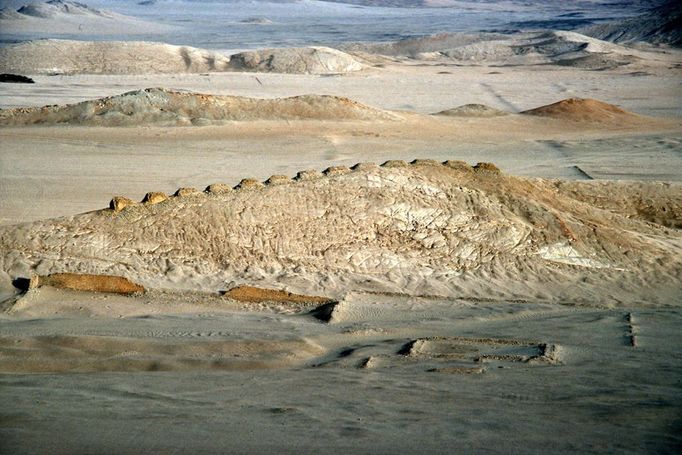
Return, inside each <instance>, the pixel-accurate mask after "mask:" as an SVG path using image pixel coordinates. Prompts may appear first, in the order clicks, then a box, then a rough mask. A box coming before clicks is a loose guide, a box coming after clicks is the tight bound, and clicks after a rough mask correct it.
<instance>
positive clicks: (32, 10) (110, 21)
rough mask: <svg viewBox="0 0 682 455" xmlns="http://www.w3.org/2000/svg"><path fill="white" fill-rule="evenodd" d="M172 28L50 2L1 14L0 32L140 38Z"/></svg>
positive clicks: (75, 4)
mask: <svg viewBox="0 0 682 455" xmlns="http://www.w3.org/2000/svg"><path fill="white" fill-rule="evenodd" d="M172 29H173V27H170V26H166V25H161V24H156V23H153V22H149V21H144V20H140V19H137V18H134V17H130V16H125V15H122V14H118V13H114V12H111V11H107V10H100V9H97V8H91V7H89V6H87V5H85V4H83V3H80V2H71V1H65V0H50V1H48V2H44V3H40V2H35V3H29V4H27V5H24V6H22V7H21V8H19V9H17V10H13V9H10V8H5V9H3V10H2V11H0V30H2V32H3V33H12V34H17V35H22V34H26V33H38V34H41V35H43V36H44V34H45V33H49V34H52V35H78V34H83V35H92V34H97V35H115V34H123V33H125V34H131V35H142V34H147V33H154V32H160V31H169V30H172Z"/></svg>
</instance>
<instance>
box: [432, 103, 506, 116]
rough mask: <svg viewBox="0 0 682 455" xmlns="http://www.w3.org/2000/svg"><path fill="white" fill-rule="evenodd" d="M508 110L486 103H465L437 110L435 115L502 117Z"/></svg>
mask: <svg viewBox="0 0 682 455" xmlns="http://www.w3.org/2000/svg"><path fill="white" fill-rule="evenodd" d="M507 114H508V113H507V112H504V111H501V110H499V109H495V108H494V107H490V106H486V105H485V104H464V105H462V106H458V107H455V108H452V109H448V110H445V111H440V112H436V113H435V114H433V115H445V116H448V117H500V116H502V115H507Z"/></svg>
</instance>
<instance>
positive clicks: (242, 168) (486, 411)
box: [0, 63, 682, 453]
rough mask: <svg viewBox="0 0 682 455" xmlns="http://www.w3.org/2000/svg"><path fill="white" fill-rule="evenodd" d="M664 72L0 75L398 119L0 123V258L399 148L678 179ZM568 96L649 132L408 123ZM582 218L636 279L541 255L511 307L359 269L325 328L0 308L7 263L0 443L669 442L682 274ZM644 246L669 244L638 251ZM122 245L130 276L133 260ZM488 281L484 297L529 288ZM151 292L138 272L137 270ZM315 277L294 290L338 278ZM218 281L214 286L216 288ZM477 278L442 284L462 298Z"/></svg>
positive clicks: (46, 87) (51, 90)
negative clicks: (301, 103)
mask: <svg viewBox="0 0 682 455" xmlns="http://www.w3.org/2000/svg"><path fill="white" fill-rule="evenodd" d="M678 71H679V70H677V69H666V68H661V67H652V68H650V69H649V70H647V71H645V73H646V74H642V73H640V72H635V74H632V72H631V71H628V70H623V69H622V68H621V69H620V70H613V71H599V72H596V71H578V70H575V69H557V68H553V67H533V68H521V67H519V68H490V67H454V66H450V67H444V66H440V65H434V64H431V63H424V64H419V65H415V64H408V65H406V64H401V63H388V64H387V65H386V66H385V67H384V68H374V69H370V70H368V71H364V72H360V73H359V74H352V75H347V76H343V77H336V76H334V77H317V76H300V75H299V76H296V75H274V74H253V73H250V74H239V73H234V74H211V75H206V76H203V75H173V76H168V75H166V76H153V77H152V76H55V77H45V76H37V77H36V80H37V81H38V84H36V85H35V86H30V87H29V86H23V85H22V86H19V85H11V86H10V85H3V86H2V87H0V90H1V91H0V103H1V104H2V106H3V107H10V106H19V105H22V106H28V105H31V106H41V105H45V104H57V103H58V104H61V103H67V102H68V103H70V102H77V101H82V100H84V99H94V98H98V97H101V96H105V95H114V94H119V93H122V92H125V91H127V90H134V89H139V88H144V87H154V86H162V87H168V88H176V89H187V90H192V91H199V92H207V93H215V94H231V95H244V96H255V97H267V98H271V97H280V96H291V95H299V94H303V93H316V94H333V95H341V96H347V97H349V98H352V99H354V100H357V101H360V102H363V103H366V104H368V105H370V106H374V107H378V108H382V109H390V110H398V111H409V112H412V114H409V113H408V114H406V119H405V120H404V121H401V122H367V121H365V122H317V121H292V122H247V123H244V122H233V123H228V124H226V125H222V126H207V127H175V128H160V127H137V128H135V127H133V128H99V127H75V126H52V127H45V126H43V127H41V126H36V127H22V128H0V224H2V225H3V226H2V228H3V231H2V232H5V233H7V232H9V233H11V232H15V233H17V234H16V237H17V244H21V245H23V246H22V247H21V249H20V251H19V250H17V252H16V254H15V255H14V256H12V257H13V258H14V257H18V256H21V255H24V256H25V257H28V261H29V262H35V264H34V266H35V269H36V270H42V269H41V267H42V268H45V270H51V269H50V268H51V267H54V263H55V261H56V259H55V257H49V256H44V257H39V255H38V254H36V253H35V252H36V251H40V248H41V247H42V245H41V244H40V242H39V241H38V240H37V239H38V238H39V236H32V235H31V236H25V235H23V234H22V233H23V232H32V231H30V229H33V228H34V227H35V228H36V229H39V228H40V226H41V225H40V224H35V225H31V224H27V225H24V226H23V227H17V229H15V230H13V228H11V227H9V225H11V224H15V223H23V222H29V221H34V220H39V219H45V218H51V217H58V216H66V215H74V214H77V213H82V212H85V211H89V210H95V209H100V208H103V207H105V206H106V205H107V204H108V201H109V199H110V198H111V196H112V195H114V194H118V195H122V196H127V197H130V198H132V199H134V200H140V199H142V196H143V195H144V194H145V193H146V192H148V191H151V190H159V191H164V192H168V193H172V192H173V191H174V190H175V189H176V188H178V187H182V186H194V187H198V188H201V189H203V188H204V187H205V186H206V185H208V184H211V183H216V182H223V183H227V184H230V185H235V184H237V183H238V182H239V181H240V180H241V179H242V178H244V177H255V178H257V179H259V180H265V179H266V178H267V177H268V176H270V175H272V174H285V175H289V176H293V175H295V174H296V172H298V171H300V170H303V169H309V168H312V169H318V170H321V169H324V168H325V167H327V166H330V165H352V164H354V163H356V162H359V161H374V162H382V161H384V160H386V159H407V160H411V159H413V158H433V159H438V160H441V161H442V160H445V159H463V160H466V161H468V162H470V163H472V164H473V163H475V162H479V161H491V162H494V163H496V164H497V165H498V166H499V167H500V168H501V169H502V170H503V171H504V172H505V173H507V174H512V175H521V176H529V177H545V178H562V179H567V180H595V181H598V180H600V179H602V180H603V179H610V180H642V181H654V180H663V181H673V182H679V181H682V172H681V170H682V155H681V154H680V151H681V146H680V142H681V141H682V125H681V124H680V103H679V98H680V86H679V73H678ZM442 72H447V73H446V74H440V73H442ZM573 96H579V97H590V98H597V99H600V100H603V101H606V102H610V103H613V104H616V105H618V106H620V107H622V108H624V109H627V110H629V111H632V112H635V113H638V114H642V115H646V116H652V117H656V118H655V119H654V120H650V119H644V120H637V121H635V122H633V123H627V124H618V123H616V124H613V123H608V124H603V123H588V124H584V123H583V124H575V123H571V122H566V121H562V120H555V119H547V118H531V117H527V116H517V115H510V116H506V117H501V118H492V119H491V118H482V119H481V118H477V119H473V118H451V117H448V118H443V117H427V116H424V115H416V114H428V113H432V112H437V111H441V110H444V109H449V108H453V107H455V106H458V105H461V104H466V103H484V104H487V105H489V106H491V107H494V108H498V109H503V110H505V111H511V112H518V111H521V110H524V109H529V108H534V107H537V106H540V105H543V104H548V103H551V102H554V101H558V100H560V99H563V98H568V97H573ZM414 113H416V114H414ZM666 188H668V190H667V191H668V193H667V194H671V195H672V196H670V197H671V200H673V202H674V201H676V200H679V199H682V196H680V197H679V198H678V197H676V193H675V188H677V187H675V186H673V187H666ZM670 188H672V190H670ZM597 193H598V194H596V197H597V199H598V198H599V197H605V198H606V200H611V199H613V194H606V193H604V192H597ZM496 197H498V198H500V199H504V197H503V196H499V195H498V196H496ZM534 197H535V196H534ZM609 198H611V199H609ZM261 202H263V201H261ZM263 204H265V207H266V209H264V210H269V209H271V207H270V208H267V201H265V202H263ZM273 204H274V203H273ZM594 204H596V203H594ZM597 205H598V204H596V205H595V206H597ZM606 206H608V204H606ZM595 210H596V212H595V213H605V212H608V211H609V210H614V211H616V209H612V208H603V207H602V208H598V209H595ZM619 216H620V215H619ZM635 218H636V217H635ZM85 219H86V218H80V220H81V221H82V220H85ZM609 219H610V220H611V218H609ZM625 219H626V217H624V218H622V220H625ZM571 220H572V222H577V221H575V219H573V218H571ZM99 222H100V221H98V223H99ZM595 223H596V225H595V226H592V227H594V228H595V229H603V231H600V232H609V233H611V232H616V231H617V230H618V229H622V231H620V232H622V233H623V238H628V239H636V242H641V245H642V246H643V248H644V247H645V248H644V249H645V250H646V254H645V253H642V252H641V251H640V250H638V249H637V248H634V249H633V250H632V251H633V252H623V251H620V250H619V251H616V249H614V250H611V251H610V252H608V253H607V252H606V249H604V251H603V252H602V253H603V254H606V255H607V256H609V255H610V256H609V257H612V258H613V257H618V258H627V259H623V260H624V261H627V262H628V264H631V265H632V267H633V269H636V270H641V271H645V270H649V271H652V272H651V274H650V276H647V274H646V273H642V275H641V276H636V275H635V274H632V273H631V271H627V272H625V271H623V272H621V271H619V270H618V269H617V268H613V269H609V270H608V271H607V272H603V273H604V274H603V275H600V274H601V273H602V272H596V271H593V270H592V269H587V268H584V267H581V266H577V265H557V266H556V268H555V269H553V268H552V267H553V266H551V265H542V267H544V269H543V270H545V272H543V273H548V274H552V276H553V279H551V280H547V281H545V282H544V284H543V283H542V282H537V283H534V286H536V288H535V290H536V294H535V296H534V297H533V298H527V299H525V300H523V299H512V298H509V297H508V296H505V295H502V294H500V293H495V292H490V293H489V294H490V296H489V298H487V299H486V298H475V299H474V298H471V296H472V295H474V294H473V291H472V293H470V294H468V297H469V298H457V296H454V295H449V296H442V295H441V296H437V295H426V294H425V293H421V294H420V293H415V294H414V295H404V294H400V293H393V294H388V295H385V294H377V293H374V292H372V282H371V280H372V279H375V280H380V279H381V280H383V278H381V277H377V276H368V277H367V283H368V284H365V285H364V287H362V289H356V290H352V289H351V290H349V288H346V290H345V292H344V293H343V294H342V295H338V296H335V297H337V298H340V304H339V305H338V306H337V307H336V308H335V311H334V313H333V317H332V319H331V321H330V322H328V323H325V322H323V321H320V320H318V319H316V318H315V317H313V316H312V315H311V314H310V313H309V310H311V309H312V307H309V306H300V305H299V306H287V305H249V304H245V303H236V302H234V301H230V300H226V299H225V298H223V297H220V296H219V295H218V294H215V293H213V294H208V293H204V294H202V293H201V292H197V290H196V289H194V290H193V292H191V293H180V292H177V291H173V292H171V291H167V290H166V291H164V290H152V291H151V292H149V293H147V294H144V295H141V296H132V297H123V296H115V295H103V294H90V293H78V292H72V291H64V290H57V289H52V288H49V287H46V288H40V289H37V290H32V291H30V292H29V293H28V294H25V295H23V296H16V295H14V294H15V290H14V289H13V288H12V287H11V285H10V284H9V280H10V278H11V277H10V276H9V275H8V274H7V273H5V272H7V271H3V272H2V274H1V275H0V292H1V293H2V295H3V298H4V299H5V302H4V303H3V309H4V311H3V313H2V314H1V315H0V373H2V374H1V375H0V383H1V384H2V386H1V387H0V403H2V404H3V406H2V408H3V411H2V412H0V422H2V424H1V425H0V441H1V442H0V451H3V452H7V453H36V452H50V453H139V452H140V450H143V451H145V452H164V453H186V452H188V451H192V450H201V451H203V452H206V453H246V452H265V451H280V452H284V453H338V452H340V451H350V452H354V453H395V452H399V451H423V452H428V453H452V452H457V451H476V452H480V451H490V452H495V453H497V452H502V453H507V452H519V453H521V452H522V453H547V452H553V453H562V452H563V453H568V452H571V453H575V452H592V453H603V452H622V453H642V452H674V451H675V450H676V449H677V448H679V447H680V446H681V445H682V439H680V436H679V435H680V428H682V427H681V425H682V423H681V421H680V417H679V416H680V410H681V409H682V398H681V397H682V389H681V387H680V382H679V378H680V376H681V375H682V358H680V355H679V352H680V343H679V341H678V338H679V337H677V336H676V335H677V333H678V332H679V326H680V323H681V322H682V321H681V319H682V313H681V312H680V309H679V304H678V300H679V298H678V297H679V286H676V284H679V278H680V270H679V267H678V266H676V265H675V264H676V262H675V260H668V261H666V260H665V258H672V259H676V256H675V251H678V250H679V229H667V228H666V229H664V228H662V227H661V226H658V225H654V224H648V223H646V222H644V221H641V220H636V219H635V220H629V219H628V220H627V221H623V222H622V223H621V225H618V224H617V223H616V222H612V221H611V222H610V223H614V224H600V223H601V221H599V222H597V221H595ZM49 224H50V222H45V226H47V225H49ZM58 224H59V222H57V224H55V225H58ZM635 225H636V226H637V229H634V228H632V226H635ZM64 226H69V225H68V223H66V222H65V223H64ZM169 226H174V225H173V224H172V223H169ZM585 226H591V225H590V224H589V223H585ZM91 228H92V229H94V228H95V227H94V226H93V227H88V226H87V223H85V224H81V225H79V228H78V229H76V230H72V231H68V232H67V231H63V232H62V231H59V230H57V231H55V234H54V238H64V239H68V237H69V236H73V242H71V243H69V242H68V241H65V243H64V245H63V246H64V250H63V251H70V250H69V248H75V247H74V245H76V246H77V245H78V242H84V241H85V240H84V239H80V240H79V238H80V237H82V236H84V235H85V234H87V232H88V229H91ZM538 229H539V228H538ZM585 229H588V228H587V227H585ZM612 230H614V231H612ZM500 232H504V233H507V231H502V230H501V231H500ZM540 232H542V231H541V229H540ZM473 234H474V233H472V234H471V235H473ZM120 235H121V236H125V235H126V234H125V233H123V232H121V233H120ZM609 235H610V236H611V237H610V238H612V239H615V240H613V241H614V242H617V241H618V236H617V235H613V234H609ZM206 237H207V238H209V239H210V238H211V236H210V235H207V236H206ZM586 242H588V243H589V242H591V240H589V239H588V240H586ZM633 242H635V240H633ZM636 242H635V243H636ZM614 244H615V243H614ZM633 245H634V243H633ZM676 248H677V249H678V250H676ZM657 249H664V250H665V254H661V255H658V256H656V254H655V253H654V252H655V251H656V250H657ZM140 251H141V250H140ZM150 251H151V247H150ZM425 251H427V250H425ZM88 254H89V253H88V251H86V250H83V253H82V254H74V255H73V257H71V258H70V259H73V261H72V262H71V263H73V264H75V263H79V264H81V266H79V267H81V268H82V267H87V266H88V260H91V262H92V263H94V262H93V261H92V260H93V258H92V257H89V256H88ZM633 254H634V255H635V256H632V255H633ZM637 254H640V256H641V257H640V256H636V255H637ZM425 255H426V253H425ZM5 256H6V257H10V256H11V254H9V253H8V252H5ZM140 257H141V258H142V261H148V262H150V263H151V262H152V260H153V253H151V252H150V253H148V254H147V255H144V254H140ZM529 257H532V258H534V259H532V260H533V261H536V260H537V258H536V257H535V256H530V255H529ZM637 257H640V261H639V262H638V259H637ZM41 259H42V262H41V261H40V260H41ZM677 262H679V261H677ZM83 264H85V265H84V266H83ZM533 267H535V266H533ZM149 270H152V269H149ZM533 270H534V269H533ZM660 270H664V271H665V272H666V273H669V274H670V275H669V276H670V277H671V278H670V279H669V280H668V281H666V282H664V283H662V284H661V286H659V287H658V288H657V293H658V294H657V295H656V298H655V299H654V298H653V293H652V298H651V299H650V300H647V298H646V296H644V297H642V296H641V295H639V296H637V298H634V297H633V298H632V299H628V298H623V297H621V296H620V295H617V297H618V298H619V299H620V300H619V302H620V303H618V304H617V305H614V304H613V301H614V295H616V294H612V292H614V291H613V290H614V289H616V287H617V286H618V281H619V279H620V281H622V284H623V286H622V289H626V288H627V286H635V287H636V283H637V280H640V279H641V280H642V282H644V281H647V280H648V279H650V278H651V279H660V280H663V279H664V278H665V276H668V275H657V274H656V271H660ZM74 271H79V270H74ZM81 271H82V270H81ZM296 273H298V274H299V275H300V276H307V277H308V278H309V277H311V276H314V271H305V270H303V271H301V270H299V271H297V272H296ZM499 273H500V274H499V275H491V280H490V283H493V284H494V283H495V279H497V280H504V279H506V280H507V281H508V283H511V284H513V283H523V282H524V277H522V276H512V274H509V273H507V272H499ZM564 273H567V275H563V274H564ZM370 275H371V274H370ZM569 275H570V276H572V277H576V276H581V277H582V281H576V283H581V284H580V286H582V285H583V284H585V283H587V284H586V285H588V286H592V288H593V289H599V283H600V280H601V277H602V276H608V279H609V286H612V285H613V286H616V287H614V288H611V287H608V286H606V285H605V286H604V290H603V293H602V294H599V293H596V294H593V297H592V298H591V299H588V300H582V301H581V304H580V305H576V304H575V301H573V300H571V299H570V298H565V299H563V300H561V301H557V299H555V298H553V297H555V296H557V295H563V296H566V295H568V296H570V295H571V292H572V290H573V287H572V284H571V282H570V281H565V280H563V278H562V277H564V276H569ZM216 276H217V275H216ZM12 278H13V277H12ZM167 278H168V276H151V275H150V276H148V277H147V279H148V280H147V282H149V283H155V282H163V280H164V279H167ZM208 278H209V279H210V278H215V277H208ZM216 279H217V278H216ZM333 279H334V277H332V276H330V277H328V280H327V281H326V283H325V285H324V286H322V285H321V282H319V283H313V284H311V285H309V286H310V289H311V290H315V289H320V287H322V288H325V286H328V287H329V288H330V289H331V288H334V286H336V288H338V289H341V288H343V287H344V286H346V285H347V284H348V283H347V282H342V281H341V282H337V283H333V282H332V281H333ZM209 281H210V280H209ZM293 281H295V280H293ZM301 281H302V280H301ZM500 282H501V281H500ZM614 283H615V284H614ZM222 284H223V283H221V284H220V286H217V285H216V287H219V288H223V289H224V288H227V287H229V286H230V283H224V287H222ZM474 284H475V282H473V281H472V282H470V283H465V284H464V285H463V288H464V289H467V285H468V286H469V288H470V289H471V290H475V288H476V286H474ZM301 286H302V288H303V289H302V290H306V286H308V284H305V283H304V284H302V285H301ZM408 287H409V286H405V288H408ZM578 287H579V286H578ZM377 288H378V289H379V288H381V289H383V287H382V286H377ZM417 288H418V287H417ZM642 289H643V288H642ZM640 291H642V290H640ZM207 292H208V290H207ZM640 294H645V292H644V291H642V292H640ZM446 297H447V298H446ZM464 297H466V296H464ZM479 297H480V296H479ZM17 298H18V300H15V299H17ZM36 373H41V374H36ZM141 448H142V449H141Z"/></svg>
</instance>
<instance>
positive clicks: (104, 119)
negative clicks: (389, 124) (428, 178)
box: [0, 88, 400, 126]
mask: <svg viewBox="0 0 682 455" xmlns="http://www.w3.org/2000/svg"><path fill="white" fill-rule="evenodd" d="M399 118H400V117H399V116H398V115H397V114H393V113H391V112H388V111H383V110H380V109H374V108H372V107H369V106H365V105H363V104H360V103H356V102H354V101H351V100H349V99H347V98H340V97H336V96H327V95H302V96H295V97H291V98H276V99H256V98H244V97H238V96H218V95H203V94H197V93H182V92H174V91H171V90H165V89H161V88H149V89H145V90H136V91H133V92H128V93H124V94H122V95H118V96H113V97H109V98H101V99H98V100H94V101H84V102H82V103H78V104H69V105H65V106H45V107H42V108H18V109H7V110H2V111H0V125H34V124H62V123H68V124H77V125H99V126H140V125H170V126H175V125H209V124H216V123H223V122H226V121H232V120H236V121H253V120H301V119H310V120H340V121H343V120H398V119H399Z"/></svg>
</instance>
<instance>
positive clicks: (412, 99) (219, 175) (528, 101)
mask: <svg viewBox="0 0 682 455" xmlns="http://www.w3.org/2000/svg"><path fill="white" fill-rule="evenodd" d="M444 70H445V71H448V72H450V73H451V74H439V73H440V72H442V71H444ZM676 71H677V70H672V71H670V70H668V71H663V70H661V69H660V68H655V69H654V70H652V73H651V74H648V75H641V74H640V75H631V74H628V72H627V71H624V70H623V69H620V70H614V71H576V70H573V69H571V70H568V69H556V68H555V67H550V68H547V69H543V68H542V67H533V68H531V69H525V70H524V69H522V68H481V67H466V68H464V67H453V68H443V67H441V66H433V65H430V64H425V65H422V66H414V65H402V64H401V65H399V64H394V65H393V66H389V67H387V68H384V69H376V68H375V69H370V70H368V71H367V72H364V73H362V74H359V75H358V74H350V75H346V76H334V77H319V76H309V75H285V74H251V73H231V74H214V73H212V74H210V75H190V74H182V75H174V76H167V75H159V76H156V75H155V76H86V75H81V76H55V77H45V76H36V79H37V81H38V83H37V84H35V85H23V84H3V86H2V87H0V90H2V92H0V94H1V96H0V102H1V103H2V105H3V106H4V107H10V106H17V105H27V106H31V105H32V106H41V105H45V104H63V103H72V102H78V101H82V100H84V99H94V98H97V97H101V96H106V95H115V94H120V93H122V92H125V91H129V90H134V89H139V88H144V87H150V86H163V87H171V88H176V89H185V90H192V91H198V92H204V93H213V94H231V95H240V96H252V97H261V98H272V97H282V96H294V95H300V94H305V93H316V94H331V95H340V96H346V97H349V98H351V99H354V100H356V101H360V102H363V103H365V104H368V105H370V106H373V107H378V108H382V109H390V110H398V111H407V112H416V113H421V114H428V113H433V112H438V111H442V110H445V109H450V108H453V107H456V106H459V105H462V104H467V103H483V104H487V105H489V106H491V107H494V108H498V109H503V110H505V111H510V112H518V111H521V110H524V109H530V108H534V107H537V106H540V105H543V104H549V103H551V102H554V101H558V100H560V99H564V98H568V97H590V98H596V99H600V100H602V101H606V102H610V103H614V104H616V105H619V106H621V107H623V108H624V109H627V110H629V111H632V112H635V113H638V114H642V115H647V116H655V117H666V118H672V120H671V121H670V122H662V123H661V124H657V125H655V124H646V125H639V126H635V127H627V128H626V127H623V128H620V126H619V125H608V126H605V125H599V124H597V125H580V126H579V127H574V126H572V125H569V124H566V123H565V122H561V121H547V120H544V121H543V120H530V119H525V120H523V121H521V120H519V119H518V118H514V117H512V118H494V119H461V118H460V119H457V118H433V119H428V120H424V119H423V118H419V119H416V118H415V119H412V120H410V121H407V122H401V123H392V122H389V123H388V124H387V123H383V122H360V123H353V122H341V123H330V122H286V123H278V122H263V123H258V122H245V123H242V122H236V123H230V124H227V125H225V126H207V127H196V128H194V127H188V128H155V127H145V128H124V129H117V128H110V129H97V128H90V127H85V128H83V127H31V128H2V129H0V152H1V153H0V160H1V165H2V170H3V172H2V174H0V201H2V205H3V210H2V211H1V212H0V224H8V223H16V222H20V221H28V220H36V219H40V218H45V217H53V216H59V215H63V214H67V213H78V212H82V211H87V210H93V209H97V208H101V207H103V206H105V205H106V204H107V203H108V201H109V199H110V198H111V196H112V195H114V194H121V195H124V196H128V197H131V198H134V199H140V198H141V197H142V196H143V195H144V194H145V193H146V192H147V191H151V190H158V191H165V192H172V191H174V190H175V189H176V188H178V187H181V186H195V187H199V188H204V187H205V186H206V185H208V184H211V183H215V182H224V183H228V184H232V185H234V184H236V183H238V182H239V180H240V179H242V178H244V177H255V178H259V179H262V180H264V179H266V178H267V177H268V176H270V175H272V174H285V175H291V176H293V175H295V173H296V172H297V171H299V170H301V169H305V168H309V167H311V168H314V169H318V168H319V169H323V168H324V167H326V166H328V165H335V164H343V165H352V164H354V163H356V162H358V161H376V162H382V161H384V160H386V159H409V160H411V159H413V158H434V159H463V160H466V161H469V162H471V163H472V164H473V163H475V162H478V161H492V162H495V163H496V164H497V165H498V166H500V167H501V168H502V169H503V170H504V171H505V172H508V173H512V174H516V175H526V176H539V177H550V178H569V179H573V178H589V177H592V178H607V179H608V178H612V179H613V178H615V179H645V180H672V181H678V180H680V174H679V169H682V163H680V154H679V150H680V138H681V137H682V127H681V126H680V121H679V120H675V119H676V118H679V117H678V115H679V114H680V112H679V102H678V100H679V98H680V95H681V93H680V87H679V82H678V80H679V78H678V75H677V72H676ZM490 73H495V74H490ZM498 73H499V74H498ZM652 87H655V90H652ZM273 144H276V146H275V145H273ZM254 157H258V158H257V159H254ZM45 160H49V161H50V163H51V165H50V166H49V167H45V166H43V165H42V163H44V162H45ZM576 166H577V167H578V168H580V169H582V171H584V172H581V171H580V170H578V169H577V168H576ZM584 173H587V174H588V176H585V174H584Z"/></svg>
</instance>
